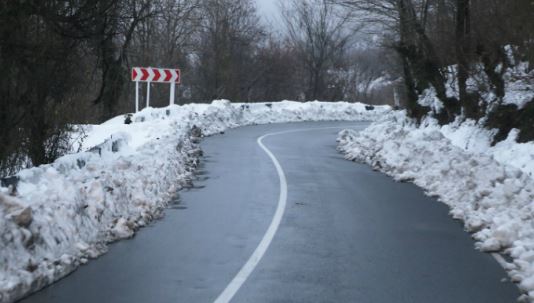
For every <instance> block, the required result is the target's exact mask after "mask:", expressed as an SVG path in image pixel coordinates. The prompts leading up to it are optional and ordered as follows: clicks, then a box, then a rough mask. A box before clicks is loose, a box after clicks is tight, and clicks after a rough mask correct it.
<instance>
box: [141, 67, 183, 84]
mask: <svg viewBox="0 0 534 303" xmlns="http://www.w3.org/2000/svg"><path fill="white" fill-rule="evenodd" d="M132 81H135V82H156V83H178V84H179V83H180V70H179V69H169V68H155V67H134V68H132Z"/></svg>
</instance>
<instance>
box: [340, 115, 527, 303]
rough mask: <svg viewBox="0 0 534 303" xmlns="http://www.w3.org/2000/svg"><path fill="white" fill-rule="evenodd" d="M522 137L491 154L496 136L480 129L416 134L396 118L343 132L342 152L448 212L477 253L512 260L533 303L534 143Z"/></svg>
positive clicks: (426, 128) (432, 124)
mask: <svg viewBox="0 0 534 303" xmlns="http://www.w3.org/2000/svg"><path fill="white" fill-rule="evenodd" d="M516 135H517V132H512V133H511V134H510V136H509V138H508V139H507V140H505V141H503V142H500V143H498V144H497V145H496V146H493V147H492V146H491V144H490V142H491V140H492V137H493V132H491V131H488V130H485V129H483V128H482V127H479V126H477V125H476V123H475V122H472V121H467V122H464V123H453V124H451V125H447V126H443V127H441V126H439V125H438V124H437V122H436V121H435V120H434V119H432V118H427V119H426V120H424V121H423V122H422V125H420V126H416V125H414V124H413V122H412V121H411V120H410V119H408V118H406V114H405V112H392V113H390V114H388V115H386V117H384V118H383V119H382V120H380V121H377V122H375V123H373V124H372V125H371V126H370V127H368V128H367V129H366V130H364V131H362V132H360V133H358V132H355V131H352V130H344V131H342V132H340V134H339V137H338V143H339V146H338V149H339V150H340V151H341V152H343V153H344V154H345V156H346V158H347V159H349V160H354V161H359V162H364V163H367V164H369V165H371V166H372V167H373V168H375V169H377V170H379V171H382V172H384V173H387V174H389V175H391V176H392V177H393V178H395V179H396V180H398V181H410V182H414V183H415V184H416V185H418V186H420V187H422V188H423V189H425V190H426V192H427V194H428V195H431V196H436V197H438V198H439V200H440V201H442V202H444V203H446V204H447V205H449V206H450V213H451V215H452V216H453V217H454V218H456V219H460V220H462V221H463V222H464V224H465V228H466V230H467V231H469V232H471V233H473V237H474V238H475V240H476V247H477V248H478V249H480V250H482V251H486V252H500V253H502V254H503V255H505V256H507V259H508V260H510V261H509V263H508V264H506V269H507V270H508V272H509V275H510V277H511V279H512V280H513V281H515V282H518V283H519V286H520V288H521V289H523V290H524V291H525V292H526V293H527V294H528V295H526V296H525V299H526V300H528V301H531V302H534V142H531V143H524V144H519V143H516V141H515V136H516ZM527 297H528V298H527Z"/></svg>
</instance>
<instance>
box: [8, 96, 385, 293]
mask: <svg viewBox="0 0 534 303" xmlns="http://www.w3.org/2000/svg"><path fill="white" fill-rule="evenodd" d="M388 111H389V108H388V107H375V109H374V110H372V111H368V110H366V108H365V105H364V104H360V103H353V104H349V103H345V102H340V103H324V102H309V103H298V102H289V101H285V102H278V103H272V104H271V103H259V104H231V103H230V102H228V101H222V100H221V101H214V102H213V103H212V104H191V105H184V106H170V107H167V108H163V109H153V108H148V109H145V110H143V111H141V112H139V113H137V114H135V115H133V116H132V117H131V119H132V121H133V123H131V124H125V123H124V117H123V116H120V117H116V118H114V119H111V120H109V121H107V122H105V123H103V124H101V125H86V126H83V127H81V128H82V129H84V131H85V133H86V136H84V140H83V141H82V142H76V144H77V145H78V147H79V148H81V150H84V152H81V153H77V154H72V155H67V156H64V157H62V158H60V159H58V160H57V161H56V162H54V163H53V164H50V165H43V166H40V167H35V168H31V169H26V170H23V171H21V172H20V173H19V174H18V178H19V182H18V184H17V187H16V189H15V188H13V187H11V188H6V187H0V252H1V254H0V302H11V301H14V300H16V299H17V298H20V297H22V296H24V295H25V294H27V293H28V292H31V291H35V290H37V289H39V288H41V287H43V286H45V285H47V284H49V283H51V282H53V281H55V280H56V279H58V278H61V277H62V276H64V275H66V274H68V273H69V272H71V271H72V270H74V269H75V268H76V267H77V266H79V265H80V264H83V263H85V262H87V260H88V259H89V258H95V257H97V256H98V255H100V254H102V253H104V252H105V251H106V247H107V243H109V242H111V241H115V240H118V239H122V238H127V237H130V236H132V235H133V233H134V232H135V230H136V229H138V228H139V227H142V226H145V225H146V224H147V223H148V222H150V221H151V220H153V219H154V218H155V217H158V216H160V215H161V212H162V210H163V209H164V207H165V206H166V205H167V203H168V202H169V201H170V200H171V198H172V197H173V195H175V194H176V191H177V190H179V189H180V188H182V187H183V186H186V185H187V184H188V183H190V181H191V178H192V175H193V171H194V169H195V166H196V165H197V163H198V160H199V156H200V155H201V151H200V149H199V147H198V142H199V140H200V137H199V136H200V132H199V130H201V131H202V134H204V135H212V134H217V133H219V132H221V131H224V130H225V129H227V128H231V127H238V126H244V125H250V124H262V123H275V122H296V121H323V120H349V121H362V120H375V119H376V118H377V117H379V116H381V115H383V114H384V113H385V112H388ZM74 137H79V136H74Z"/></svg>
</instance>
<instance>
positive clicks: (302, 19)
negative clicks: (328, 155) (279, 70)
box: [280, 0, 358, 99]
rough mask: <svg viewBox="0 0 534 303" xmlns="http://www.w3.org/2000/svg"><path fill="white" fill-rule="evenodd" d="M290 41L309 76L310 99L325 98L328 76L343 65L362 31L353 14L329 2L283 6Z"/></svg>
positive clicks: (296, 1)
mask: <svg viewBox="0 0 534 303" xmlns="http://www.w3.org/2000/svg"><path fill="white" fill-rule="evenodd" d="M280 3H281V8H282V11H283V18H284V21H285V24H286V27H287V34H288V38H289V41H291V43H292V45H293V47H294V48H295V49H296V50H298V52H299V59H300V60H302V61H301V62H302V66H303V68H304V70H305V76H306V85H305V87H306V91H305V94H306V97H307V98H308V99H318V98H324V97H325V95H324V92H325V91H326V89H327V83H326V77H327V76H326V75H327V72H328V70H329V69H333V68H334V66H335V65H336V63H338V62H339V60H340V59H341V58H343V55H344V54H345V51H346V50H347V47H348V46H349V44H350V42H351V39H352V38H353V37H354V35H355V33H356V32H357V30H358V28H357V27H354V26H353V24H352V21H353V14H352V13H351V12H350V11H349V10H344V11H342V10H338V9H336V6H334V5H332V4H331V3H330V2H329V1H327V0H307V1H299V0H291V1H288V2H280Z"/></svg>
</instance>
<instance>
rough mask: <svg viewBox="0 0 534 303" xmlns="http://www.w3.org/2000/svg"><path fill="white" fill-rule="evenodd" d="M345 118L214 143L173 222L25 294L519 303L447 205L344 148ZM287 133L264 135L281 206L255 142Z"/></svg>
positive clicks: (98, 298)
mask: <svg viewBox="0 0 534 303" xmlns="http://www.w3.org/2000/svg"><path fill="white" fill-rule="evenodd" d="M344 126H351V127H356V128H362V127H364V126H365V124H364V123H346V122H345V123H341V122H337V123H334V122H332V123H296V124H279V125H264V126H251V127H244V128H239V129H235V130H231V131H228V132H227V133H226V134H224V135H221V136H214V137H210V138H207V139H205V141H204V142H203V144H202V146H203V149H204V151H205V154H206V158H205V159H204V161H203V163H204V164H203V167H202V170H201V171H200V172H199V180H198V181H197V182H196V185H197V186H196V187H195V188H193V189H190V190H186V191H182V192H181V193H180V198H179V201H176V203H175V204H174V205H173V207H171V208H170V209H169V210H168V211H167V212H166V215H165V218H163V219H162V220H160V221H157V222H155V223H154V224H152V225H151V226H150V227H148V228H144V229H142V230H141V231H139V233H138V234H137V235H136V236H135V238H133V239H131V240H126V241H121V242H118V243H116V244H113V245H111V248H110V251H109V252H108V253H107V254H105V255H104V256H102V257H100V258H98V259H96V260H92V261H90V262H89V263H88V264H87V265H85V266H82V267H81V268H79V269H78V270H77V271H75V272H74V273H73V274H71V275H69V276H68V277H67V278H65V279H63V280H61V281H59V282H58V283H56V284H54V285H52V286H50V287H48V288H46V289H44V290H42V291H40V292H38V293H36V294H34V295H32V296H30V297H29V298H27V299H25V300H23V302H25V303H33V302H54V303H58V302H60V303H61V302H80V303H81V302H114V303H118V302H128V303H135V302H173V303H175V302H214V301H215V300H216V299H217V298H219V299H220V301H219V302H225V298H224V295H223V296H222V297H219V296H220V295H221V293H223V290H225V289H226V293H227V294H228V291H230V293H231V295H233V294H234V293H235V296H233V298H232V301H231V302H358V303H382V302H384V303H386V302H387V303H391V302H395V303H401V302H410V303H417V302H422V303H423V302H424V303H428V302H433V303H438V302H447V303H462V302H466V303H477V302H481V303H482V302H483V303H491V302H498V303H507V302H515V300H516V299H517V297H518V296H519V292H518V290H517V288H516V287H515V286H514V285H513V284H512V283H510V282H503V281H502V280H503V278H505V277H506V274H505V272H504V270H503V269H502V268H501V267H500V266H499V264H498V263H497V262H496V261H495V260H494V259H493V258H492V257H491V256H490V255H488V254H484V253H480V252H478V251H475V250H474V248H473V247H474V246H473V241H472V239H471V238H470V236H469V235H468V234H467V233H465V232H464V231H463V229H462V226H461V224H460V223H459V222H457V221H454V220H452V219H451V217H450V216H449V215H448V209H447V207H446V206H445V205H443V204H441V203H439V202H437V201H436V200H435V199H433V198H430V197H427V196H425V195H424V194H423V192H422V190H420V189H418V188H417V187H416V186H414V185H412V184H406V183H396V182H394V181H393V180H392V179H390V178H389V177H387V176H385V175H383V174H380V173H377V172H373V171H372V170H371V169H369V168H368V167H367V166H365V165H360V164H356V163H351V162H348V161H346V160H344V159H343V158H342V156H341V155H340V154H338V153H337V151H336V150H335V138H336V134H337V132H338V131H339V129H334V128H332V127H344ZM319 128H322V129H319ZM302 129H308V130H305V131H303V130H302ZM294 130H300V131H296V132H293V131H294ZM280 131H291V132H285V133H279V134H275V135H270V136H267V137H265V138H264V139H263V141H262V143H263V144H264V145H265V147H266V149H267V150H268V151H270V152H272V155H273V156H274V157H275V158H276V159H277V161H278V162H279V165H280V169H281V170H282V172H283V174H284V176H285V177H286V179H287V199H286V200H285V201H283V202H286V203H287V205H285V207H283V208H281V207H280V206H281V204H280V203H281V202H282V200H283V199H282V198H283V197H281V195H280V193H281V192H280V189H281V183H280V181H279V178H280V175H279V172H278V171H277V169H276V167H275V165H273V161H272V159H271V158H270V157H269V156H268V154H267V153H266V151H265V150H263V149H262V148H261V147H260V145H259V144H258V142H257V139H258V137H260V136H262V135H264V134H267V133H272V132H280ZM280 211H282V212H283V213H282V214H280ZM277 215H281V216H280V219H281V220H280V222H279V226H278V224H277V222H276V220H273V217H276V216H277ZM273 224H274V225H273ZM273 227H274V232H273ZM276 227H278V228H276ZM267 231H270V232H273V233H272V234H271V236H273V237H272V242H270V241H267V243H266V242H265V241H266V240H269V236H265V235H266V232H267ZM264 237H266V238H264ZM262 239H263V240H262ZM260 243H261V244H260ZM269 244H270V245H269ZM258 245H259V246H262V245H263V246H262V247H263V250H264V254H261V252H262V251H261V250H262V248H261V247H260V248H258V247H259V246H258ZM265 245H266V246H265ZM257 248H258V249H259V250H260V251H259V253H260V256H259V257H260V258H256V259H254V258H253V260H249V257H250V256H251V255H252V254H253V253H254V252H255V253H256V257H258V255H257V253H258V250H257ZM261 257H262V258H261ZM244 264H248V265H250V266H248V273H247V269H246V270H245V274H244V275H243V271H240V269H242V267H243V265H244ZM238 273H240V274H238ZM236 275H238V278H237V279H236V280H233V279H234V278H235V277H236ZM231 281H233V282H232V283H231ZM236 281H237V282H236ZM229 285H230V286H229ZM239 286H241V287H239ZM232 291H233V292H232ZM231 295H230V297H232V296H231ZM226 299H228V297H226Z"/></svg>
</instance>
